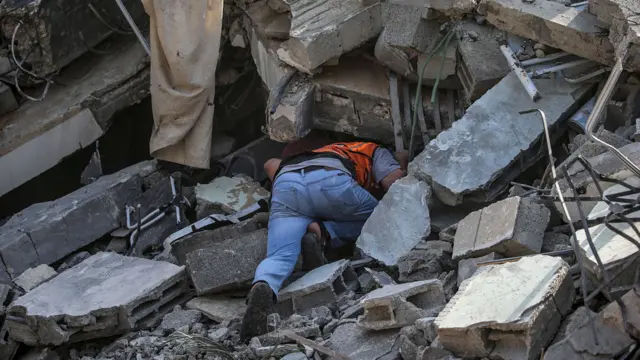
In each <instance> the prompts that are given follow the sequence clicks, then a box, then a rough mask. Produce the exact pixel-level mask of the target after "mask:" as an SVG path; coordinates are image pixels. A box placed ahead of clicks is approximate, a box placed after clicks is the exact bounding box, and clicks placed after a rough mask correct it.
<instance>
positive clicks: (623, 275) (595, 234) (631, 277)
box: [576, 177, 640, 297]
mask: <svg viewBox="0 0 640 360" xmlns="http://www.w3.org/2000/svg"><path fill="white" fill-rule="evenodd" d="M626 181H627V182H628V183H630V184H632V185H633V186H637V185H640V179H638V178H636V177H633V178H630V179H627V180H626ZM628 190H629V189H628V188H627V187H625V186H622V185H614V186H613V187H610V188H609V189H607V190H606V191H605V192H604V194H605V196H612V195H614V194H616V193H621V192H625V191H628ZM626 198H627V199H628V200H633V199H635V196H634V195H629V196H626ZM610 212H611V210H610V209H609V205H608V204H606V203H604V202H599V203H598V204H597V205H596V206H595V207H594V208H593V210H592V211H591V213H590V214H589V216H588V219H595V218H600V217H604V216H606V215H608V214H610ZM639 215H640V211H635V212H632V213H630V214H627V216H628V217H630V218H636V217H638V216H639ZM610 225H611V226H612V227H614V228H615V229H617V230H618V231H619V232H621V233H623V234H626V235H627V236H631V237H632V238H634V237H635V236H636V233H635V231H634V228H633V227H632V226H631V225H629V224H627V223H626V222H612V223H610ZM635 226H636V227H637V226H638V225H637V223H635ZM589 234H590V235H591V240H592V241H593V245H594V246H595V248H596V249H597V252H598V256H599V257H600V261H601V262H602V264H603V265H604V269H605V271H606V272H607V273H608V274H609V275H610V276H612V275H613V274H618V273H619V274H618V275H617V276H616V278H615V279H613V280H612V283H611V286H612V287H613V289H616V288H621V289H627V288H628V287H630V286H633V284H634V283H635V275H636V269H637V268H638V266H640V257H639V256H638V254H639V253H640V250H638V247H637V246H636V245H634V244H633V243H632V242H630V241H629V240H627V239H626V238H625V237H624V236H622V235H620V234H618V233H616V232H615V231H613V230H611V229H609V228H608V227H607V226H606V225H605V224H600V225H596V226H592V227H590V228H589ZM576 242H577V244H578V247H579V249H580V251H581V252H582V255H581V256H582V259H583V265H584V267H585V268H586V270H587V275H589V276H590V277H591V278H592V280H594V281H596V282H597V283H601V282H603V281H604V274H603V272H602V270H601V269H600V267H599V266H598V262H597V261H596V257H595V255H594V253H593V252H592V251H591V247H590V245H589V242H588V241H587V236H586V231H585V230H584V229H580V230H577V231H576ZM634 259H635V260H634ZM630 261H631V262H632V263H631V265H630V266H628V267H626V268H625V266H626V265H627V263H628V262H630ZM623 269H625V270H623ZM620 295H622V294H620ZM612 296H614V297H615V296H616V295H615V294H612Z"/></svg>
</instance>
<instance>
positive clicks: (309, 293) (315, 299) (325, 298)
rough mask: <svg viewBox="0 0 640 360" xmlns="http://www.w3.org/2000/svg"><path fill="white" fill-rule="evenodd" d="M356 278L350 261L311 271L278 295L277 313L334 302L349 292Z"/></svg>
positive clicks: (300, 311) (342, 261) (298, 311)
mask: <svg viewBox="0 0 640 360" xmlns="http://www.w3.org/2000/svg"><path fill="white" fill-rule="evenodd" d="M357 281H358V276H357V275H356V273H355V271H354V270H353V269H352V268H351V266H350V263H349V261H347V260H340V261H336V262H333V263H330V264H327V265H324V266H321V267H319V268H316V269H314V270H311V271H310V272H308V273H307V274H305V275H304V276H303V277H301V278H300V279H298V280H296V281H294V282H292V283H291V284H289V285H288V286H287V287H285V288H284V289H282V290H280V292H279V293H278V312H279V313H280V314H281V315H283V314H289V315H290V314H292V313H302V312H304V311H306V310H310V309H313V308H315V307H318V306H323V305H327V304H330V303H333V302H335V301H336V300H337V299H338V297H339V296H340V295H344V294H346V293H347V292H348V291H349V284H350V283H354V282H357Z"/></svg>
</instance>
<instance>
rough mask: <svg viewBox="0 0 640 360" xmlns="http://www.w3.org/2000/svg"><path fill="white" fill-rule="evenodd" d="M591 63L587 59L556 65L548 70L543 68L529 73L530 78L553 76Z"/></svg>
mask: <svg viewBox="0 0 640 360" xmlns="http://www.w3.org/2000/svg"><path fill="white" fill-rule="evenodd" d="M589 63H591V60H587V59H580V60H576V61H570V62H568V63H564V64H560V65H555V66H551V67H548V68H543V69H538V70H535V71H532V72H529V76H531V77H534V78H536V77H539V76H542V75H546V74H551V73H554V72H557V71H561V70H566V69H571V68H574V67H577V66H581V65H586V64H589Z"/></svg>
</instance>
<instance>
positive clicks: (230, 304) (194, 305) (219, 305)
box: [186, 295, 247, 323]
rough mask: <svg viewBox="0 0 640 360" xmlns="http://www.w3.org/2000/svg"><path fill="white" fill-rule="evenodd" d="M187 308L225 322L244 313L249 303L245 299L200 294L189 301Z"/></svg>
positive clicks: (219, 321)
mask: <svg viewBox="0 0 640 360" xmlns="http://www.w3.org/2000/svg"><path fill="white" fill-rule="evenodd" d="M186 306H187V308H189V309H194V310H198V311H200V312H202V313H203V314H204V315H205V316H206V317H208V318H209V319H211V320H213V321H215V322H217V323H223V322H225V321H230V320H233V319H235V318H237V317H240V316H242V314H244V312H245V310H246V308H247V304H246V303H245V300H244V299H241V298H231V297H226V296H223V295H220V296H200V297H197V298H195V299H192V300H191V301H189V302H188V303H187V305H186Z"/></svg>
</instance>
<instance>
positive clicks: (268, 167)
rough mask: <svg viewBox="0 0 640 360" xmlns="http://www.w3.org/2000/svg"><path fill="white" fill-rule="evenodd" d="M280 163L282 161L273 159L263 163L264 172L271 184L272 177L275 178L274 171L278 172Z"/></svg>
mask: <svg viewBox="0 0 640 360" xmlns="http://www.w3.org/2000/svg"><path fill="white" fill-rule="evenodd" d="M281 162H282V159H278V158H273V159H269V160H267V161H266V162H265V163H264V172H265V174H267V176H268V177H269V180H271V182H273V177H274V176H276V171H278V168H279V167H280V163H281Z"/></svg>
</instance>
